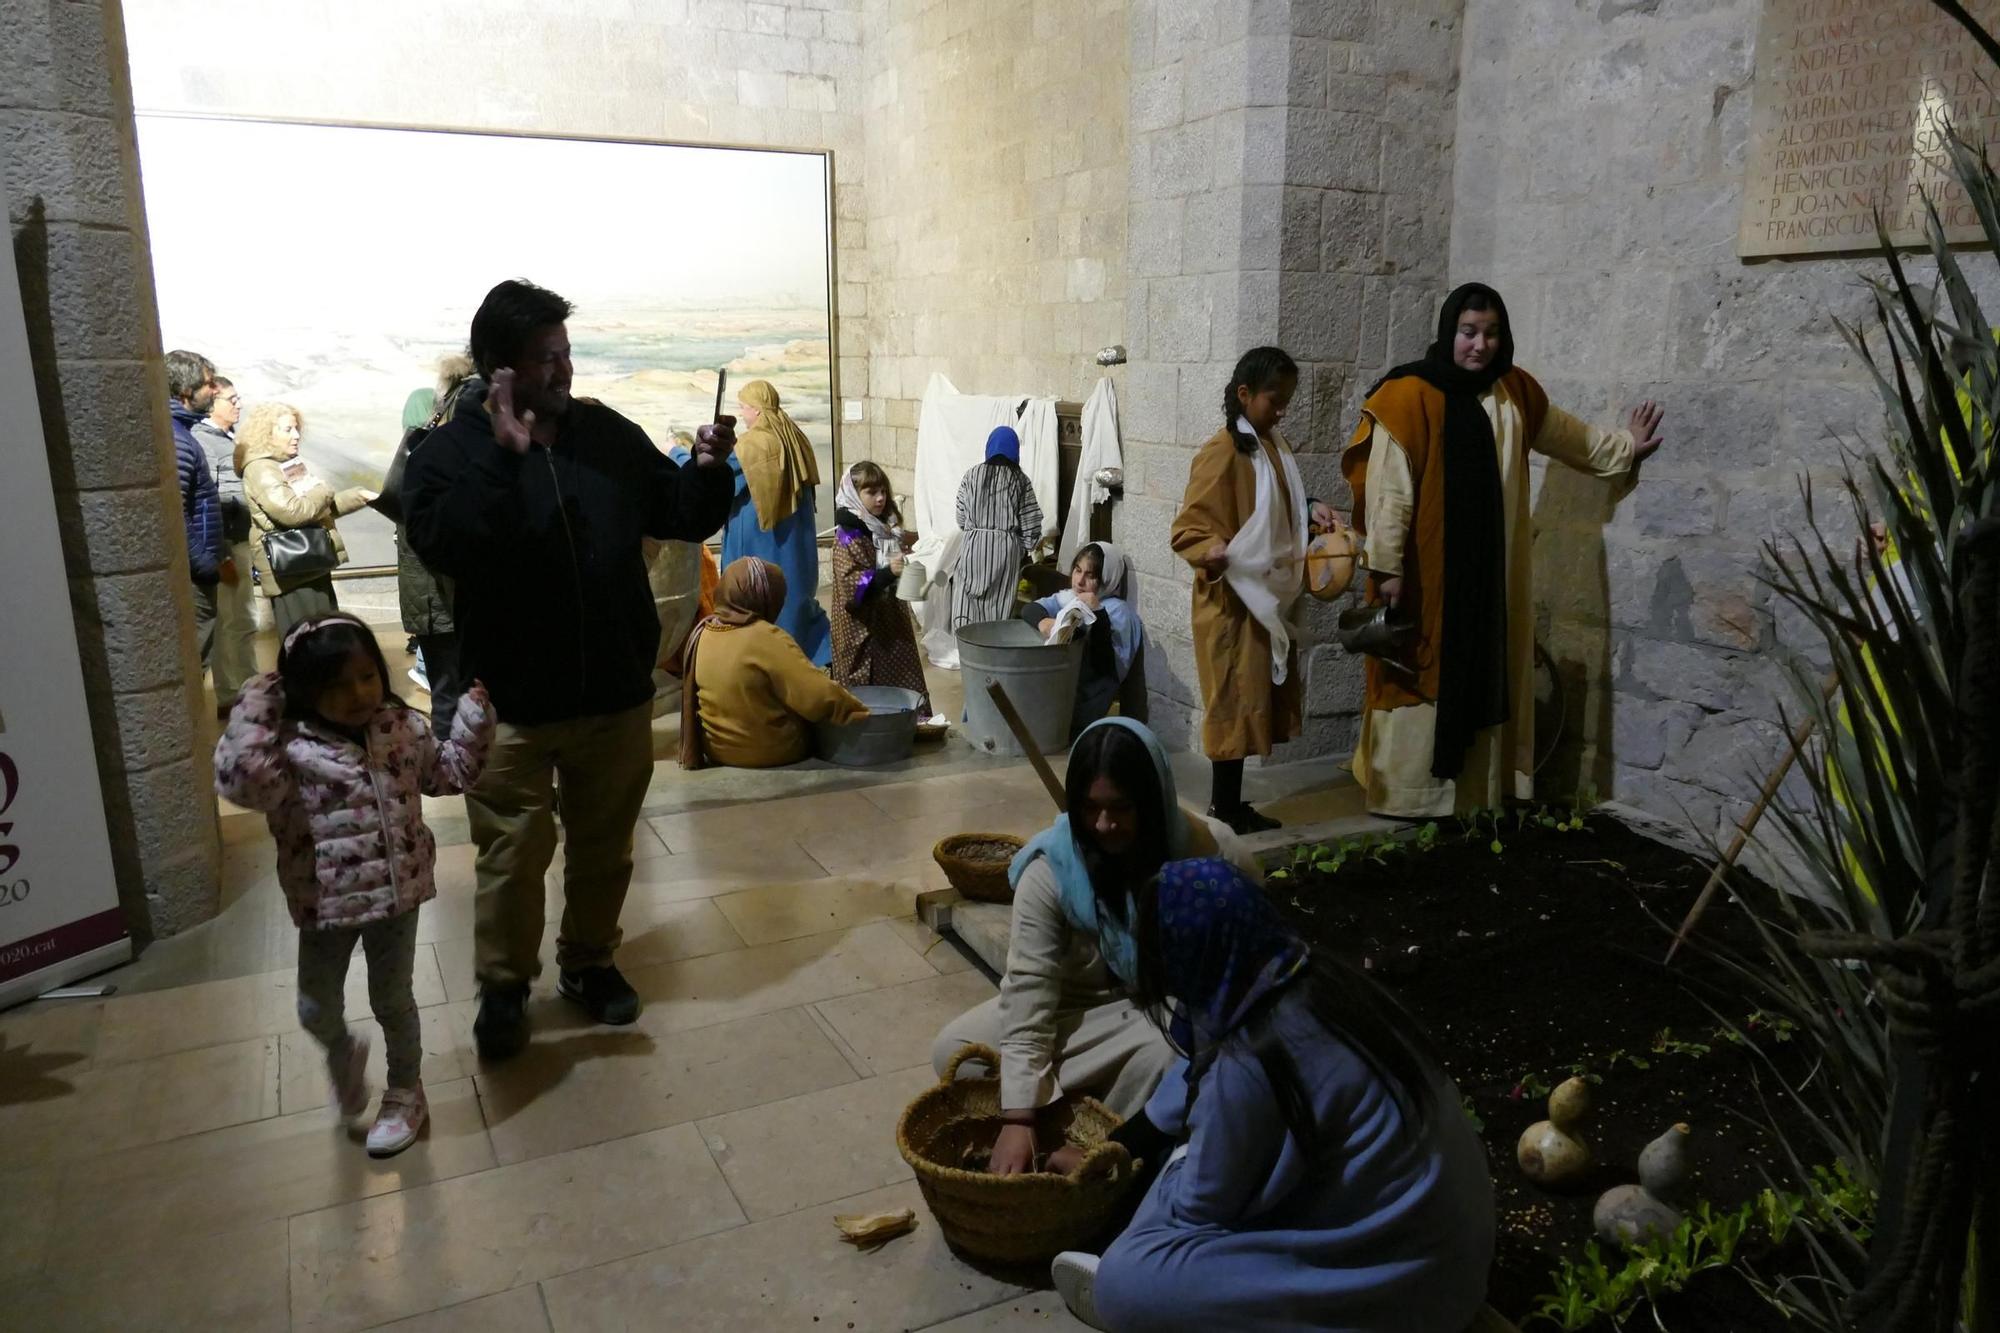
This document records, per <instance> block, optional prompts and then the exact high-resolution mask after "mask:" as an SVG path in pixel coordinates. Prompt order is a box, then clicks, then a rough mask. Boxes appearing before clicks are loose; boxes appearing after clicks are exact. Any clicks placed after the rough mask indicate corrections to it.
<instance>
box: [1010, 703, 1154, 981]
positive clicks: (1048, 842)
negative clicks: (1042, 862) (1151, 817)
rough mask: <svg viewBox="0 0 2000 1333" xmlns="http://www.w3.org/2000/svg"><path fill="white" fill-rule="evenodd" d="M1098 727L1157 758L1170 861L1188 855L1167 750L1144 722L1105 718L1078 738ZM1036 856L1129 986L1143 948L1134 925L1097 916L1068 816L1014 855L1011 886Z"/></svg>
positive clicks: (1070, 913)
mask: <svg viewBox="0 0 2000 1333" xmlns="http://www.w3.org/2000/svg"><path fill="white" fill-rule="evenodd" d="M1099 727H1124V728H1125V729H1126V730H1127V731H1130V732H1131V733H1132V734H1133V735H1135V736H1137V737H1138V738H1139V739H1140V740H1141V741H1143V742H1144V743H1145V746H1146V753H1147V754H1148V755H1149V756H1151V757H1152V760H1153V772H1154V773H1155V774H1157V775H1158V777H1159V780H1160V797H1161V811H1160V814H1161V817H1162V818H1164V819H1165V820H1166V824H1167V859H1168V860H1169V861H1178V860H1181V859H1183V858H1184V857H1186V856H1187V846H1188V823H1187V817H1186V816H1185V815H1184V814H1182V812H1181V803H1180V798H1179V796H1178V795H1177V794H1176V792H1175V790H1174V770H1173V766H1172V765H1170V764H1169V763H1167V752H1166V750H1165V749H1163V748H1162V747H1161V745H1160V740H1159V737H1157V736H1155V735H1153V733H1152V732H1151V731H1150V730H1148V729H1147V727H1146V726H1145V724H1143V723H1140V722H1135V721H1133V720H1132V719H1131V718H1128V717H1107V718H1100V719H1099V720H1098V721H1096V722H1093V723H1091V724H1090V725H1089V726H1088V727H1085V728H1084V729H1083V733H1082V736H1079V737H1078V738H1077V739H1079V740H1081V739H1082V738H1083V736H1087V735H1089V734H1090V733H1091V732H1093V731H1095V730H1096V729H1097V728H1099ZM1038 856H1041V857H1046V858H1048V863H1049V869H1050V870H1052V871H1054V872H1055V876H1056V887H1057V889H1058V891H1059V894H1060V897H1061V901H1062V909H1063V915H1064V916H1065V917H1067V918H1069V923H1070V925H1071V926H1072V927H1073V928H1075V929H1077V930H1084V931H1089V932H1090V933H1091V934H1092V935H1094V936H1096V937H1097V952H1098V955H1099V956H1100V957H1101V958H1103V959H1104V965H1105V966H1106V967H1108V968H1110V969H1111V971H1112V972H1113V973H1114V974H1115V975H1116V976H1117V977H1118V979H1119V981H1121V982H1123V983H1124V984H1125V985H1127V986H1130V985H1131V984H1132V983H1133V982H1134V981H1136V980H1137V979H1138V975H1139V949H1138V945H1137V944H1136V943H1134V941H1133V939H1132V927H1131V923H1129V922H1125V921H1120V920H1118V919H1116V918H1115V917H1113V916H1112V915H1111V914H1109V913H1104V914H1102V915H1100V914H1099V912H1098V910H1097V895H1096V894H1095V893H1094V892H1092V890H1091V887H1090V871H1089V870H1088V869H1087V868H1086V867H1085V866H1084V863H1083V849H1082V848H1081V847H1079V846H1077V843H1076V835H1075V834H1074V833H1073V832H1071V830H1070V817H1069V816H1068V815H1066V814H1062V815H1057V816H1056V821H1055V823H1053V824H1051V825H1049V826H1048V827H1047V828H1045V829H1043V830H1042V831H1041V832H1040V833H1037V834H1036V835H1035V836H1034V838H1033V839H1031V840H1030V841H1029V843H1028V845H1027V846H1025V847H1023V848H1022V849H1021V850H1020V851H1019V852H1016V853H1015V854H1014V860H1013V862H1012V863H1011V864H1010V865H1008V867H1007V882H1008V884H1009V885H1011V886H1013V887H1014V888H1017V889H1018V888H1019V887H1020V885H1021V876H1022V875H1023V874H1024V873H1026V872H1027V869H1028V867H1029V866H1030V865H1032V864H1033V863H1034V860H1035V858H1036V857H1038Z"/></svg>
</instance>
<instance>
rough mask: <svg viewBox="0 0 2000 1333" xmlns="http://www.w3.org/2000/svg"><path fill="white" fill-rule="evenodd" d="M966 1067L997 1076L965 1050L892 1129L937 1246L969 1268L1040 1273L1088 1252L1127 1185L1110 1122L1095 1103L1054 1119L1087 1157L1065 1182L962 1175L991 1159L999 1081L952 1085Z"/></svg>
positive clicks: (1128, 1169)
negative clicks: (974, 1262) (975, 1263)
mask: <svg viewBox="0 0 2000 1333" xmlns="http://www.w3.org/2000/svg"><path fill="white" fill-rule="evenodd" d="M966 1060H976V1061H978V1062H979V1063H981V1064H984V1065H986V1066H987V1067H988V1068H990V1069H995V1070H997V1069H999V1067H1000V1057H999V1056H998V1055H997V1054H995V1053H994V1051H993V1048H992V1047H990V1046H976V1045H974V1046H967V1047H965V1048H964V1049H963V1050H961V1051H960V1052H959V1053H958V1054H957V1055H955V1056H953V1057H952V1060H951V1063H950V1064H949V1065H947V1066H945V1071H944V1079H943V1080H942V1081H941V1082H940V1083H939V1084H938V1085H937V1086H936V1087H934V1088H930V1089H928V1090H926V1091H924V1092H921V1093H919V1094H917V1099H916V1100H915V1101H913V1102H911V1103H910V1104H909V1106H907V1107H906V1108H904V1111H903V1116H902V1119H900V1120H898V1121H897V1122H896V1147H897V1148H899V1149H900V1150H901V1151H902V1154H903V1160H904V1161H906V1162H908V1163H909V1164H910V1169H911V1170H913V1171H915V1172H916V1173H917V1187H918V1188H919V1189H920V1190H922V1191H923V1196H924V1202H925V1204H927V1205H929V1207H930V1210H931V1215H932V1216H933V1217H935V1218H936V1219H937V1224H938V1229H939V1230H940V1231H942V1232H943V1233H944V1238H945V1240H946V1241H948V1242H949V1243H950V1244H951V1246H952V1248H954V1249H956V1250H958V1251H960V1252H961V1253H963V1254H965V1255H967V1256H968V1257H970V1258H975V1259H984V1260H987V1261H989V1262H991V1263H998V1264H1046V1263H1047V1262H1048V1261H1049V1260H1051V1259H1053V1258H1055V1257H1056V1255H1058V1254H1060V1253H1062V1252H1063V1251H1064V1250H1070V1249H1076V1248H1078V1247H1079V1246H1083V1245H1086V1244H1088V1243H1089V1242H1090V1241H1091V1240H1093V1239H1094V1238H1096V1236H1097V1234H1098V1233H1099V1232H1100V1231H1102V1230H1103V1229H1104V1227H1105V1225H1106V1224H1107V1223H1108V1222H1109V1221H1110V1219H1111V1215H1112V1212H1113V1210H1114V1209H1116V1208H1117V1206H1118V1201H1119V1200H1120V1199H1121V1198H1122V1197H1124V1195H1125V1193H1126V1191H1127V1190H1129V1189H1130V1188H1131V1186H1132V1182H1133V1180H1134V1179H1135V1172H1134V1170H1133V1164H1132V1159H1131V1158H1130V1157H1129V1156H1128V1155H1127V1154H1126V1152H1125V1148H1124V1145H1122V1144H1118V1143H1112V1142H1110V1141H1109V1140H1108V1138H1107V1136H1108V1135H1109V1134H1110V1133H1111V1131H1112V1130H1113V1129H1115V1128H1117V1127H1118V1124H1119V1120H1118V1117H1117V1116H1115V1115H1113V1114H1112V1113H1111V1111H1110V1110H1109V1109H1108V1108H1107V1107H1106V1106H1105V1105H1104V1104H1103V1103H1102V1102H1100V1101H1097V1100H1096V1099H1095V1098H1091V1097H1085V1098H1082V1099H1081V1100H1080V1101H1076V1102H1071V1103H1065V1107H1066V1111H1065V1112H1064V1113H1059V1114H1066V1116H1067V1119H1066V1120H1062V1121H1058V1122H1057V1123H1056V1126H1055V1127H1057V1128H1060V1129H1061V1130H1062V1132H1063V1134H1064V1136H1065V1137H1066V1138H1067V1139H1068V1140H1069V1141H1070V1142H1071V1143H1074V1144H1076V1145H1077V1146H1079V1147H1082V1148H1085V1149H1087V1150H1088V1151H1087V1153H1086V1155H1085V1157H1084V1159H1083V1164H1082V1165H1081V1166H1079V1167H1078V1168H1077V1169H1076V1171H1075V1172H1074V1173H1072V1174H1070V1175H1067V1176H1059V1175H1053V1174H1050V1173H1048V1172H1036V1173H1033V1174H1030V1175H1023V1176H996V1175H992V1174H990V1173H988V1172H986V1171H983V1170H968V1169H966V1167H964V1166H962V1165H960V1164H961V1163H963V1162H965V1161H966V1160H967V1158H969V1157H972V1156H973V1155H974V1154H976V1153H984V1152H987V1151H990V1150H991V1149H992V1147H993V1140H994V1138H995V1137H996V1136H998V1134H999V1132H1000V1080H999V1079H998V1078H970V1079H961V1078H959V1077H958V1067H959V1065H960V1064H961V1063H963V1062H964V1061H966ZM1045 1123H1047V1122H1045Z"/></svg>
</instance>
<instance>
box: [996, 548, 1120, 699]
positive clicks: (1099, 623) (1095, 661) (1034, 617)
mask: <svg viewBox="0 0 2000 1333" xmlns="http://www.w3.org/2000/svg"><path fill="white" fill-rule="evenodd" d="M1127 577H1128V573H1127V566H1126V563H1125V555H1124V553H1123V552H1122V551H1120V550H1119V549H1118V548H1117V547H1115V546H1113V545H1112V544H1111V543H1110V542H1092V543H1091V544H1090V545H1088V546H1086V547H1083V548H1082V549H1081V550H1079V551H1078V552H1077V553H1076V558H1075V559H1073V560H1071V561H1070V566H1069V587H1067V588H1065V589H1063V590H1062V591H1061V592H1059V593H1057V594H1056V595H1055V596H1053V597H1044V598H1042V599H1041V600H1040V601H1038V602H1030V603H1028V604H1027V605H1026V606H1024V607H1022V608H1021V619H1023V620H1025V621H1027V622H1028V623H1029V624H1030V625H1033V626H1034V627H1035V628H1036V629H1037V630H1038V631H1040V632H1041V633H1042V634H1043V635H1044V636H1046V635H1047V634H1048V633H1049V631H1050V630H1052V629H1054V628H1055V626H1056V621H1057V619H1058V618H1059V617H1060V616H1061V615H1062V614H1063V612H1065V611H1067V610H1069V608H1070V607H1072V606H1079V605H1080V606H1082V607H1083V608H1084V610H1085V611H1086V612H1088V614H1089V615H1090V617H1091V621H1090V623H1089V624H1088V625H1081V626H1079V627H1078V628H1077V630H1076V634H1077V637H1079V638H1081V639H1082V640H1083V642H1084V648H1083V671H1082V673H1081V674H1080V675H1079V676H1078V677H1077V681H1076V705H1075V708H1074V710H1073V711H1072V712H1071V714H1070V723H1069V734H1070V735H1072V736H1077V735H1081V734H1082V732H1083V729H1084V728H1085V727H1087V726H1089V725H1090V724H1091V723H1093V722H1095V721H1097V719H1099V718H1101V717H1104V716H1106V715H1108V714H1109V713H1110V712H1111V705H1112V704H1113V703H1115V702H1117V701H1118V699H1119V696H1120V692H1121V691H1122V690H1123V689H1124V686H1125V678H1126V677H1127V676H1128V675H1129V674H1130V673H1131V670H1132V664H1133V663H1134V662H1136V661H1137V660H1138V658H1139V649H1140V648H1141V647H1142V646H1143V645H1144V644H1145V642H1146V627H1145V626H1144V625H1142V624H1140V623H1139V610H1138V608H1137V607H1135V606H1134V605H1133V604H1132V601H1131V591H1130V589H1129V587H1128V584H1127ZM1142 697H1143V696H1142ZM1120 711H1121V712H1124V711H1126V710H1123V709H1121V710H1120Z"/></svg>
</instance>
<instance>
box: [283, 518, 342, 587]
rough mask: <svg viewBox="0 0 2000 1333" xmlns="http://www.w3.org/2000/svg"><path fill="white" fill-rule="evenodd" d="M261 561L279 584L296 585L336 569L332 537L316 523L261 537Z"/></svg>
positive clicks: (337, 562)
mask: <svg viewBox="0 0 2000 1333" xmlns="http://www.w3.org/2000/svg"><path fill="white" fill-rule="evenodd" d="M264 559H265V560H266V562H268V563H269V564H270V566H271V573H272V574H273V575H274V576H276V577H277V579H278V580H279V581H280V582H281V583H300V582H303V581H305V580H307V579H315V578H318V577H319V576H320V575H322V574H331V573H332V572H333V571H334V570H335V569H337V568H339V567H340V554H339V553H338V552H337V551H335V550H334V549H333V534H332V533H330V532H328V531H327V530H326V529H325V528H324V527H322V526H320V525H319V524H317V523H314V524H311V525H310V526H308V527H303V528H279V529H277V530H276V531H275V532H267V533H265V534H264Z"/></svg>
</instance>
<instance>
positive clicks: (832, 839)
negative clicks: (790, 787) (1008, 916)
mask: <svg viewBox="0 0 2000 1333" xmlns="http://www.w3.org/2000/svg"><path fill="white" fill-rule="evenodd" d="M1054 818H1055V811H1054V807H1052V806H1051V805H1050V804H1049V803H1048V799H1047V798H1046V797H1043V798H1042V799H1041V800H1039V801H1035V800H1030V799H1028V798H1026V797H1012V798H1008V799H997V800H996V799H994V798H993V797H991V796H989V797H988V798H987V799H986V800H985V801H983V802H981V803H980V804H979V805H977V806H976V807H971V808H967V809H964V810H960V811H955V812H951V813H948V814H943V815H939V816H937V817H935V818H932V817H925V818H919V819H906V820H892V821H890V822H888V823H882V824H874V825H868V826H863V827H858V828H851V829H846V830H843V831H841V832H838V833H825V834H821V835H820V836H818V837H815V838H813V839H811V840H810V841H809V842H808V844H807V847H806V850H807V851H808V852H809V853H810V854H811V855H812V858H813V860H815V861H817V862H818V863H819V864H820V865H821V866H823V867H825V869H826V873H827V874H829V875H850V874H857V873H861V872H864V871H866V870H868V869H869V868H870V867H872V866H879V865H882V864H883V863H885V862H897V863H902V862H911V861H923V860H928V859H929V858H930V855H931V849H932V848H933V847H935V846H936V845H937V841H938V839H939V838H942V837H944V836H945V835H946V834H948V833H1013V834H1018V835H1020V836H1021V837H1028V836H1030V835H1032V834H1035V833H1038V832H1040V831H1041V830H1042V829H1045V828H1047V827H1048V826H1049V821H1050V820H1052V819H1054Z"/></svg>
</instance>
